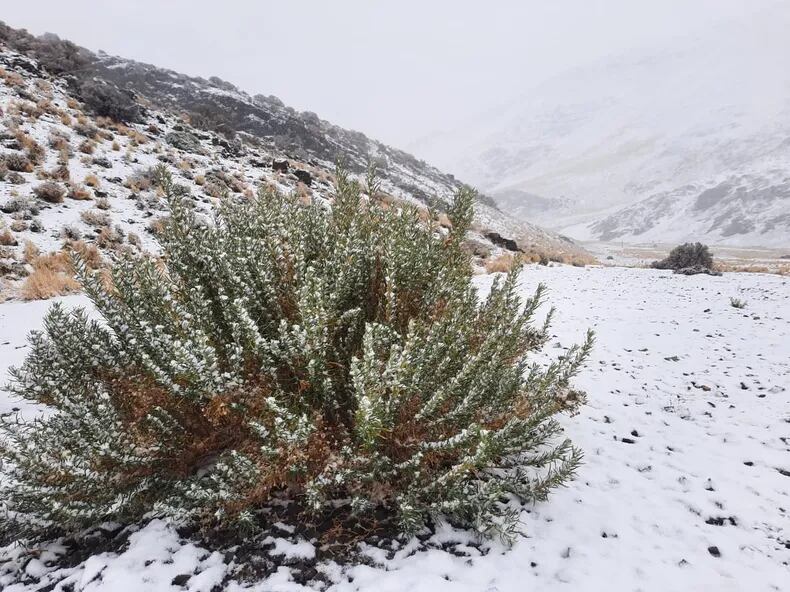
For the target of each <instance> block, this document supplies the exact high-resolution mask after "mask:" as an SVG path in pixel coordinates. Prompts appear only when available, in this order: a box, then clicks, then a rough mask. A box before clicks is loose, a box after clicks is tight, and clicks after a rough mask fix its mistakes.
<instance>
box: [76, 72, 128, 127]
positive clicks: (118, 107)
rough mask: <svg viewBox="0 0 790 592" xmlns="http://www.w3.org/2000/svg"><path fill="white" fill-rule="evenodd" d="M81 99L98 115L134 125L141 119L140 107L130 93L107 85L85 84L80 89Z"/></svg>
mask: <svg viewBox="0 0 790 592" xmlns="http://www.w3.org/2000/svg"><path fill="white" fill-rule="evenodd" d="M79 94H80V98H81V99H82V100H83V102H84V103H85V104H86V105H87V106H88V108H89V109H90V110H91V111H93V112H94V113H95V114H96V115H101V116H103V117H109V118H111V119H114V120H115V121H123V122H127V123H134V122H137V121H139V120H140V118H141V114H142V113H141V109H140V105H138V104H137V102H136V101H135V100H134V97H133V96H131V94H130V93H129V92H128V91H124V90H121V89H119V88H117V87H115V86H112V85H110V84H107V83H101V82H94V81H92V80H90V81H88V82H85V83H83V84H82V86H81V87H80V91H79Z"/></svg>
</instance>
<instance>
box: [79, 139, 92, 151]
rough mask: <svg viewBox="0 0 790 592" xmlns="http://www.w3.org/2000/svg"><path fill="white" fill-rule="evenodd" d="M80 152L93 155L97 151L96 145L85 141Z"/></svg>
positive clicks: (80, 146)
mask: <svg viewBox="0 0 790 592" xmlns="http://www.w3.org/2000/svg"><path fill="white" fill-rule="evenodd" d="M78 150H79V151H80V152H82V153H83V154H93V151H94V150H96V144H95V142H93V141H92V140H83V142H82V143H81V144H80V145H79V148H78Z"/></svg>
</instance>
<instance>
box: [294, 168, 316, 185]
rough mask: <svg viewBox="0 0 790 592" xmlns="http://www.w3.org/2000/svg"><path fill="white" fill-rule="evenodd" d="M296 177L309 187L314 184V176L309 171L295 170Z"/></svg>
mask: <svg viewBox="0 0 790 592" xmlns="http://www.w3.org/2000/svg"><path fill="white" fill-rule="evenodd" d="M294 175H296V178H297V179H299V180H300V181H301V182H302V183H304V184H305V185H307V186H308V187H310V185H312V184H313V175H311V174H310V173H308V172H307V171H303V170H302V169H294Z"/></svg>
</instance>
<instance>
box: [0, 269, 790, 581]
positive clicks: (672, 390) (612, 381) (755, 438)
mask: <svg viewBox="0 0 790 592" xmlns="http://www.w3.org/2000/svg"><path fill="white" fill-rule="evenodd" d="M491 281H492V276H483V277H481V278H479V284H480V286H481V288H483V289H485V288H486V287H487V286H488V285H490V283H491ZM522 282H523V291H524V293H525V294H529V293H531V292H532V290H534V288H535V286H536V285H537V284H538V282H544V283H546V284H547V285H548V286H549V288H550V294H549V299H550V303H551V304H552V305H554V306H556V307H557V314H556V317H555V324H554V328H553V330H552V334H553V336H554V337H553V342H552V344H550V345H553V347H549V348H548V349H547V352H548V355H550V356H554V355H561V354H562V352H563V351H564V350H565V348H567V347H568V346H570V345H571V344H573V343H575V342H577V341H579V340H580V339H581V338H582V337H583V334H584V331H585V329H586V328H587V327H592V328H594V329H595V330H596V332H597V342H596V346H595V349H594V353H593V357H592V359H591V360H590V362H589V363H588V364H587V367H586V368H585V369H584V370H583V371H582V373H581V375H580V376H579V377H578V379H577V382H578V384H579V386H580V387H582V388H584V389H585V390H586V391H587V393H588V396H589V403H588V405H586V406H585V407H583V408H582V411H581V413H580V414H579V415H577V416H575V417H567V418H564V419H563V424H564V426H565V430H566V432H567V434H568V436H569V437H570V438H572V439H573V441H574V442H575V443H577V444H578V445H579V446H581V447H582V448H583V450H584V451H585V462H584V465H583V466H582V468H581V470H580V471H579V474H578V477H577V478H576V479H575V480H574V481H573V482H571V483H570V484H569V486H568V487H567V488H564V489H561V490H558V491H556V492H555V493H554V494H553V495H552V496H551V498H550V500H549V501H548V502H546V503H543V504H538V505H537V506H534V507H527V508H524V509H523V514H522V521H523V532H524V534H525V535H526V536H525V537H524V538H519V539H518V540H517V541H516V543H515V545H514V546H513V548H512V549H507V548H506V547H504V546H502V545H500V544H499V543H496V542H494V543H488V544H483V545H480V544H479V543H478V542H476V541H475V539H474V537H473V536H472V535H471V534H470V533H468V532H463V531H458V530H454V529H452V528H450V527H449V526H446V525H445V526H442V527H440V528H439V529H438V531H437V533H436V534H434V535H433V536H431V537H430V538H428V539H427V540H424V541H420V540H418V539H415V540H412V541H411V542H409V543H408V544H402V545H395V546H392V547H389V546H388V547H386V548H378V547H363V549H362V551H363V554H364V555H366V556H368V557H369V559H370V561H369V562H368V563H369V564H367V565H361V564H352V565H346V566H341V565H338V564H336V563H334V562H333V561H331V560H329V559H321V557H322V551H321V549H320V545H319V544H317V543H316V541H307V540H300V539H299V538H298V536H297V535H289V534H288V531H289V526H288V525H281V527H280V529H281V533H282V535H281V536H280V537H279V538H277V537H275V538H272V539H271V540H269V541H268V542H266V543H265V545H264V547H263V548H262V549H261V550H260V556H259V557H258V558H257V559H256V561H257V563H256V565H258V566H261V565H264V564H265V566H266V570H267V573H270V574H271V575H269V576H268V577H266V578H265V579H263V580H261V579H252V580H250V579H249V576H248V579H246V580H243V581H239V580H238V578H241V577H243V570H242V568H243V567H244V566H242V565H240V564H239V563H238V560H239V559H238V557H239V552H238V551H237V550H234V549H224V548H209V547H207V546H206V545H205V544H203V543H199V542H196V541H195V540H193V539H190V537H189V535H188V533H184V532H179V531H178V529H177V528H176V527H175V526H174V525H170V524H166V523H163V522H161V521H154V522H152V523H151V524H149V525H147V526H145V527H144V528H142V529H140V530H137V531H136V532H133V533H132V535H131V537H129V539H128V542H127V543H125V544H122V545H120V548H117V549H110V550H106V551H105V550H103V547H102V546H101V545H100V544H97V547H96V550H95V551H93V552H91V551H90V550H87V551H85V553H86V555H83V556H80V555H79V553H75V552H74V550H73V548H72V547H70V546H69V544H68V543H64V544H55V545H51V546H48V547H45V548H41V549H38V550H37V551H36V552H35V553H34V555H33V556H31V555H30V554H29V553H28V552H26V551H25V550H24V549H22V548H21V547H9V548H6V549H4V550H2V551H0V588H2V589H4V590H5V591H7V592H21V591H31V592H32V591H33V590H40V589H47V590H55V591H58V592H65V591H66V590H71V591H73V592H82V591H88V590H90V591H101V592H110V591H112V592H122V591H126V590H129V591H131V590H152V591H153V590H162V591H165V590H172V591H176V590H191V591H194V592H197V591H201V592H210V591H211V590H222V589H227V590H242V589H245V590H256V591H261V592H263V591H273V590H277V591H298V590H305V589H306V588H311V589H321V588H324V589H327V588H328V589H330V590H334V591H338V592H339V591H348V592H351V591H352V590H356V591H362V592H368V591H370V592H372V591H374V590H375V591H376V592H381V591H391V592H396V591H402V590H414V591H415V592H421V591H430V592H439V591H447V592H451V591H452V592H461V591H463V592H480V591H481V590H489V591H492V592H493V591H497V592H517V591H518V592H520V591H522V590H525V589H529V590H535V591H557V590H573V591H578V590H585V591H599V590H600V591H604V590H605V591H608V592H620V591H634V590H640V591H642V592H652V591H656V592H658V591H661V592H672V591H677V592H687V591H689V590H717V591H720V592H741V591H743V590H755V591H775V592H780V591H782V590H786V589H787V588H786V584H787V581H788V577H790V515H788V512H789V511H790V415H789V414H788V413H790V412H789V411H788V410H790V390H788V389H789V385H790V362H789V361H788V360H790V315H788V310H790V282H788V280H787V279H786V278H781V277H778V276H773V275H764V274H725V275H724V276H722V277H710V276H694V277H685V276H677V275H672V274H671V273H669V272H664V271H658V270H649V269H624V268H589V267H588V268H586V269H581V268H575V267H569V266H553V267H541V266H530V267H529V268H527V269H526V270H525V271H524V274H523V276H522ZM731 297H737V298H740V299H742V300H745V301H746V302H747V306H746V308H745V309H736V308H733V307H732V306H731V305H730V298H731ZM65 304H66V305H68V306H74V305H78V304H84V300H83V298H82V297H80V296H77V297H70V298H69V299H66V301H65ZM43 310H44V307H43V306H41V305H40V303H18V302H8V303H4V304H0V333H2V335H3V340H2V343H1V344H0V360H2V364H0V365H1V366H2V367H0V372H3V373H4V372H5V365H6V364H8V363H10V362H15V361H18V360H19V359H21V356H22V355H23V353H24V351H25V350H24V344H25V333H26V332H27V330H29V329H34V328H37V327H40V325H41V315H42V313H43ZM0 401H2V395H0ZM13 404H14V402H13V401H8V400H5V401H2V403H0V411H2V410H6V409H8V408H9V407H10V406H12V405H13ZM28 412H29V410H28ZM108 529H109V532H112V533H115V531H113V530H112V529H113V527H112V526H109V527H108ZM116 536H120V535H116ZM64 553H66V554H67V558H66V560H65V561H64V560H59V559H58V558H59V557H60V556H62V555H63V554H64ZM323 556H325V555H323ZM267 562H268V563H267ZM240 570H241V571H240ZM240 574H242V575H240Z"/></svg>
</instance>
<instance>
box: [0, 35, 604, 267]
mask: <svg viewBox="0 0 790 592" xmlns="http://www.w3.org/2000/svg"><path fill="white" fill-rule="evenodd" d="M0 43H2V44H4V46H5V47H4V48H3V66H4V67H5V68H6V70H7V71H9V72H16V73H17V74H18V75H20V76H22V77H23V78H24V79H26V80H27V81H29V82H35V81H36V80H38V81H42V80H47V81H51V82H54V83H55V86H56V89H57V90H59V91H60V92H62V94H63V100H64V101H68V99H69V98H71V99H78V100H80V101H82V102H83V103H85V104H90V103H92V104H93V109H92V110H91V109H87V110H86V111H85V113H84V114H83V113H81V112H80V113H78V114H77V115H78V116H80V117H85V116H91V115H94V116H95V115H97V114H98V115H107V114H111V115H116V116H117V115H119V114H121V115H122V116H123V117H122V118H125V119H127V120H128V121H127V123H128V124H129V126H130V127H133V128H134V129H135V130H136V131H137V133H141V134H143V135H146V134H147V135H149V136H150V135H151V134H150V132H149V130H150V129H151V128H152V126H153V128H160V129H159V131H160V132H161V133H160V135H159V137H157V138H151V139H152V140H154V141H160V142H161V141H162V139H164V138H166V137H168V133H172V132H177V133H187V134H190V135H192V136H194V137H197V138H202V139H206V140H208V142H207V143H208V144H210V147H209V146H208V145H203V146H202V147H201V148H200V150H202V151H203V152H206V151H209V152H211V153H212V154H215V155H216V156H215V157H216V158H220V159H222V163H223V165H224V166H225V168H230V169H239V168H240V167H241V168H242V169H243V168H245V167H246V168H248V169H250V168H251V169H253V170H255V169H261V168H264V169H266V175H265V176H266V179H268V180H269V181H271V180H272V179H273V178H274V177H272V173H274V172H275V171H274V170H273V166H274V164H273V163H274V162H275V161H278V160H283V159H287V160H290V161H291V162H292V163H296V164H298V166H299V168H301V169H303V170H304V171H306V172H308V173H310V174H311V175H312V177H313V178H316V177H321V176H323V177H327V176H331V173H332V171H333V170H334V167H335V163H336V161H342V162H343V163H344V166H345V167H346V168H347V169H349V170H350V171H351V172H352V173H356V174H359V175H360V176H361V175H364V174H365V172H366V170H367V167H368V165H369V163H375V164H376V166H377V168H378V172H379V175H380V176H381V178H382V190H383V191H384V192H385V193H386V194H388V195H389V198H391V199H395V200H406V201H410V202H413V203H416V204H417V205H419V206H421V207H426V206H430V207H433V208H435V209H438V210H442V209H444V208H445V207H446V205H447V203H448V202H449V200H450V198H451V197H452V195H453V193H454V192H455V191H456V190H457V189H458V188H460V187H461V186H462V182H461V181H459V180H458V179H456V178H455V177H454V176H453V175H450V174H445V173H442V172H441V171H439V170H438V169H436V168H435V167H433V166H429V165H428V164H426V163H425V162H424V161H421V160H419V159H417V158H415V157H414V156H412V155H410V154H408V153H406V152H403V151H401V150H398V149H395V148H392V147H390V146H386V145H384V144H382V143H380V142H377V141H375V140H372V139H370V138H368V137H367V136H365V135H364V134H362V133H360V132H356V131H351V130H346V129H343V128H340V127H338V126H336V125H333V124H331V123H329V122H327V121H324V120H322V119H320V118H319V117H318V116H317V115H316V114H315V113H312V112H298V111H296V110H295V109H293V108H291V107H288V106H286V105H284V104H283V103H282V102H281V101H280V100H279V99H277V98H276V97H274V96H262V95H255V96H250V95H248V94H247V93H245V92H243V91H241V90H239V89H237V88H236V87H235V86H233V85H232V84H230V83H228V82H225V81H223V80H221V79H219V78H216V77H211V78H208V79H204V78H199V77H189V76H186V75H183V74H179V73H177V72H173V71H170V70H165V69H161V68H157V67H155V66H153V65H150V64H143V63H139V62H135V61H132V60H126V59H122V58H119V57H114V56H110V55H107V54H105V53H102V52H100V53H93V52H91V51H89V50H87V49H85V48H81V47H78V46H76V45H74V44H72V43H70V42H68V41H64V40H61V39H59V38H58V37H57V36H56V35H53V34H46V35H43V36H40V37H34V36H32V35H30V34H28V33H27V32H26V31H24V30H15V29H12V28H10V27H8V26H6V25H5V24H3V23H0ZM31 89H32V90H31ZM6 90H7V91H8V94H9V95H14V94H16V95H18V96H20V97H21V98H22V99H27V100H33V102H36V100H40V98H41V97H40V96H39V97H37V96H34V95H36V93H38V94H39V95H40V94H41V93H40V91H39V90H37V88H36V87H35V86H33V87H31V88H16V89H13V88H12V89H6ZM108 97H112V101H110V100H109V99H108ZM105 103H107V104H105ZM118 105H123V107H119V106H118ZM110 109H115V110H116V111H117V113H116V112H113V113H110V112H109V111H108V112H107V113H104V110H110ZM119 109H120V111H119ZM44 117H45V118H46V117H47V115H46V114H45V116H44ZM42 133H43V132H42ZM64 133H67V132H66V130H64ZM201 144H206V142H201ZM181 147H183V146H181ZM177 148H179V146H172V145H171V146H170V149H171V150H172V149H177ZM107 157H108V158H109V159H110V160H112V157H113V154H108V156H107ZM239 174H240V175H245V174H246V173H245V172H244V171H239ZM277 180H278V182H280V183H282V181H283V180H282V179H277ZM297 180H298V179H296V178H295V177H294V176H293V174H291V175H290V176H289V181H288V183H286V185H288V184H289V183H290V185H289V186H291V188H293V186H294V185H295V183H296V181H297ZM313 189H314V190H315V191H319V192H321V191H323V190H324V189H325V190H327V191H330V190H331V188H330V187H328V186H327V187H326V188H321V187H320V185H318V186H314V188H313ZM197 190H198V191H199V188H198V189H197ZM491 237H493V242H492V238H491ZM471 238H472V242H473V243H475V244H477V245H478V246H477V247H475V250H476V252H478V253H496V252H498V251H499V250H501V248H502V245H505V244H507V245H510V246H511V248H512V247H513V245H514V244H517V245H518V247H519V248H521V249H523V250H524V251H532V252H541V253H548V254H553V255H555V256H556V257H558V258H561V259H568V260H571V259H586V260H590V257H589V255H588V254H587V253H586V252H585V251H584V250H583V249H581V248H580V247H578V246H577V245H575V244H574V243H573V242H572V241H570V240H569V239H567V238H565V237H561V236H558V235H556V234H555V233H552V232H548V231H545V230H543V229H542V228H539V227H537V226H534V225H532V224H529V223H526V222H524V221H520V220H517V219H515V218H514V217H512V216H510V215H507V214H504V213H503V212H501V211H500V210H499V209H497V207H496V205H495V203H494V202H493V201H492V200H491V199H490V198H488V197H486V196H485V195H482V194H481V195H480V197H479V201H478V203H477V206H476V225H475V236H474V237H471ZM503 239H507V240H512V241H514V242H506V241H503Z"/></svg>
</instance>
